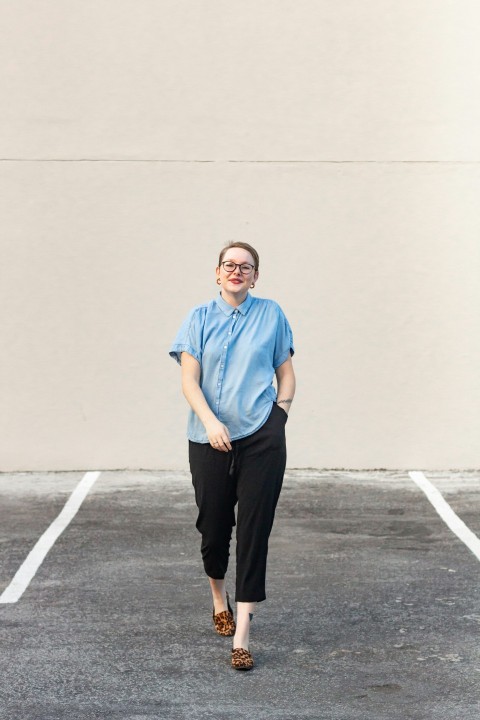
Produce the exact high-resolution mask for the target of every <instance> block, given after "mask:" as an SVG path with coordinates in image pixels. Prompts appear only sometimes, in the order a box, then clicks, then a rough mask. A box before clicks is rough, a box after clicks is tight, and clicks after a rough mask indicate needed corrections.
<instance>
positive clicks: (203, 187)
mask: <svg viewBox="0 0 480 720" xmlns="http://www.w3.org/2000/svg"><path fill="white" fill-rule="evenodd" d="M0 21H1V24H2V27H3V28H4V39H3V41H2V45H1V47H0V67H1V68H2V70H1V78H0V90H1V97H2V98H3V100H4V107H3V110H2V114H1V115H0V158H1V161H0V212H1V225H2V233H1V239H0V242H1V254H2V282H1V283H0V308H1V310H0V312H1V314H2V347H3V352H2V353H1V356H0V377H1V385H2V387H1V396H2V417H1V426H0V431H1V437H2V443H1V450H0V469H2V470H29V469H37V470H41V469H89V468H92V469H102V468H123V467H133V468H160V467H163V468H181V467H186V466H187V458H186V446H185V427H186V416H187V407H186V403H185V401H184V400H183V397H182V396H181V393H180V388H179V379H180V374H179V369H178V367H177V366H176V365H175V363H174V362H173V361H172V360H171V359H170V358H169V357H168V354H167V350H168V345H169V343H170V342H171V340H172V338H173V336H174V334H175V331H176V329H177V327H178V325H179V323H180V322H181V320H182V319H183V317H184V315H185V314H186V312H187V311H188V309H189V308H190V307H191V306H192V305H193V304H196V303H198V302H201V301H204V300H207V299H209V298H211V297H212V296H213V294H214V293H215V292H216V290H217V288H216V285H215V279H214V267H215V264H216V259H217V256H218V250H219V249H220V247H221V246H222V245H223V244H224V242H226V241H227V240H230V239H237V240H244V241H247V242H251V243H252V244H253V245H255V247H257V248H258V250H259V252H260V258H261V267H260V271H261V276H260V280H259V282H258V284H257V287H256V289H255V291H254V293H256V294H258V295H259V296H262V297H273V298H275V299H276V300H277V301H278V302H279V303H280V304H281V305H282V307H283V309H284V311H285V312H286V314H287V316H288V318H289V320H290V322H291V324H292V327H293V330H294V337H295V344H296V349H297V352H296V356H295V359H294V360H295V367H296V371H297V380H298V390H297V397H296V400H295V404H294V407H293V408H292V412H291V415H290V418H289V422H288V426H287V427H288V441H289V460H288V464H289V466H290V467H307V466H315V467H332V468H333V467H335V468H340V467H345V468H381V467H384V468H414V467H420V468H425V469H435V468H467V467H479V465H480V450H479V444H478V437H479V431H480V379H479V373H478V367H479V360H480V331H479V322H478V307H479V303H480V203H479V200H478V199H479V197H480V170H479V167H480V166H479V164H478V160H479V157H480V135H479V133H478V127H479V126H480V93H479V87H478V85H479V77H480V73H479V70H480V62H479V61H480V46H479V44H478V38H477V32H476V27H478V22H479V21H480V7H479V6H478V3H476V2H467V1H465V0H459V1H458V2H455V3H454V2H450V1H447V0H436V1H435V2H433V1H425V2H421V3H418V2H417V0H415V1H414V0H405V2H402V3H398V2H390V0H370V1H367V2H362V3H359V2H356V0H349V1H348V2H347V1H345V0H344V1H343V2H342V1H340V2H336V3H332V2H330V1H329V0H315V1H313V0H311V1H310V0H303V1H302V0H300V1H297V2H285V1H284V0H272V1H270V0H269V1H266V2H261V1H260V2H258V1H256V2H251V1H250V0H246V1H244V2H242V3H225V2H220V1H218V0H209V1H208V2H206V1H205V2H192V1H189V2H185V1H182V0H175V2H170V1H167V2H163V1H162V2H157V1H155V2H154V1H153V0H152V1H147V0H135V2H133V1H132V2H126V1H125V0H115V2H114V1H113V0H112V1H110V2H109V1H106V0H95V2H88V1H87V2H85V1H83V2H69V3H65V2H63V0H62V2H60V1H59V0H48V2H47V1H46V0H45V1H44V2H38V0H36V1H35V2H33V1H29V2H27V1H25V0H19V1H18V2H16V3H10V4H8V6H7V4H2V5H0Z"/></svg>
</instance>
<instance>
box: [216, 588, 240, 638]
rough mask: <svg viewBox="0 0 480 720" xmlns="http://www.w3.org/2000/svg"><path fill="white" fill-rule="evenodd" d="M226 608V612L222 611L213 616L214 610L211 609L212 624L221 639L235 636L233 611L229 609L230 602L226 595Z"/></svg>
mask: <svg viewBox="0 0 480 720" xmlns="http://www.w3.org/2000/svg"><path fill="white" fill-rule="evenodd" d="M227 607H228V610H222V612H219V613H217V614H216V615H215V608H213V624H214V626H215V630H216V631H217V633H218V634H219V635H222V636H223V637H231V636H232V635H235V627H236V626H235V620H234V619H233V610H232V608H231V607H230V601H229V597H228V593H227Z"/></svg>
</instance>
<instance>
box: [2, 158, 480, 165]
mask: <svg viewBox="0 0 480 720" xmlns="http://www.w3.org/2000/svg"><path fill="white" fill-rule="evenodd" d="M0 162H32V163H33V162H56V163H62V162H71V163H81V162H91V163H94V162H118V163H171V164H172V163H173V164H174V163H178V164H181V163H217V164H228V163H236V164H253V163H256V164H275V163H277V164H280V163H281V164H312V165H315V164H325V165H327V164H337V165H364V164H367V163H370V164H377V165H399V164H403V165H405V164H409V165H478V164H479V163H480V160H178V159H175V160H162V159H157V158H150V159H149V158H0Z"/></svg>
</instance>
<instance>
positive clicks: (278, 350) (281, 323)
mask: <svg viewBox="0 0 480 720" xmlns="http://www.w3.org/2000/svg"><path fill="white" fill-rule="evenodd" d="M278 310H279V313H278V323H277V333H276V336H275V349H274V352H273V367H274V368H275V369H277V368H278V367H280V365H282V364H283V363H284V362H285V360H288V358H289V357H290V356H291V355H293V353H294V352H295V348H294V347H293V333H292V328H291V327H290V324H289V322H288V320H287V318H286V317H285V315H284V314H283V311H282V310H281V309H280V308H279V309H278Z"/></svg>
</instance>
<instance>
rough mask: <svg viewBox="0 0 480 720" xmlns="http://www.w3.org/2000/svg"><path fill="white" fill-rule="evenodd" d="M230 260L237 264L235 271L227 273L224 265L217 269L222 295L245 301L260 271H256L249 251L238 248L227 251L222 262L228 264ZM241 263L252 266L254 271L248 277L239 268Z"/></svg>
mask: <svg viewBox="0 0 480 720" xmlns="http://www.w3.org/2000/svg"><path fill="white" fill-rule="evenodd" d="M228 260H230V261H231V262H234V263H237V267H236V268H235V270H232V271H231V272H227V271H226V270H225V269H224V266H223V265H221V266H220V267H217V269H216V273H217V277H219V278H220V281H221V282H220V287H221V289H222V295H225V294H226V295H228V296H230V297H232V298H238V299H240V298H243V299H245V297H246V296H247V292H248V290H249V288H250V286H251V284H252V283H254V282H256V281H257V278H258V270H255V268H254V267H253V265H254V260H253V258H252V256H251V255H250V253H249V252H248V250H244V249H243V248H236V247H233V248H229V249H228V250H227V251H226V253H225V255H224V256H223V260H222V262H227V261H228ZM241 263H248V264H249V265H252V270H251V271H250V272H249V273H248V274H247V275H244V274H243V273H242V272H241V270H240V268H239V267H238V265H239V264H241ZM242 302H243V300H242Z"/></svg>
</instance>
